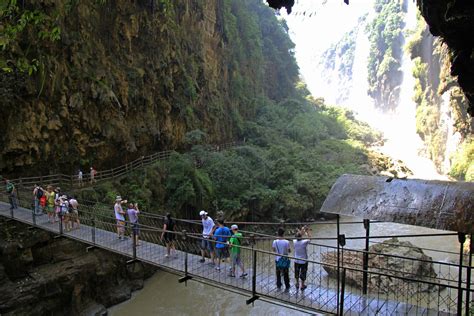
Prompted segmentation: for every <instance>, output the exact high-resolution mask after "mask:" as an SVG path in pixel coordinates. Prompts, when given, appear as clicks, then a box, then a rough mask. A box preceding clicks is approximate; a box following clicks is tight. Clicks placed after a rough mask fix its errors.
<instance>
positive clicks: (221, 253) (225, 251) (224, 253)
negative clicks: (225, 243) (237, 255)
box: [216, 247, 229, 259]
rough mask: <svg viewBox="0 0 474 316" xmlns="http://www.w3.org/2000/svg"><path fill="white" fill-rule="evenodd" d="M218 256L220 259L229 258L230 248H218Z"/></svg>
mask: <svg viewBox="0 0 474 316" xmlns="http://www.w3.org/2000/svg"><path fill="white" fill-rule="evenodd" d="M216 256H217V258H219V259H225V258H229V248H227V247H223V248H216Z"/></svg>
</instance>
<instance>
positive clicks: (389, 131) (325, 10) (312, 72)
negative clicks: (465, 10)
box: [285, 0, 447, 180]
mask: <svg viewBox="0 0 474 316" xmlns="http://www.w3.org/2000/svg"><path fill="white" fill-rule="evenodd" d="M297 5H298V11H297V14H295V15H290V16H285V19H286V21H287V23H288V26H289V29H290V36H291V38H292V40H293V41H294V42H295V44H296V58H297V60H298V64H299V65H300V71H301V74H302V77H303V79H304V80H305V81H306V83H307V85H308V88H309V90H310V91H311V93H312V94H313V95H314V96H316V97H323V98H324V99H325V100H326V101H327V102H328V103H330V104H334V102H335V100H336V99H337V96H338V93H339V90H340V89H341V87H340V86H338V84H337V83H336V82H331V83H330V84H328V83H327V81H328V80H327V76H326V74H325V72H326V70H325V69H324V66H323V65H322V64H320V62H319V60H320V59H321V55H322V53H323V52H324V51H325V50H326V49H327V48H329V47H330V45H331V44H333V43H336V42H338V41H339V40H340V39H341V37H342V35H343V34H344V33H346V32H348V31H350V30H351V29H353V28H354V27H355V26H356V25H357V21H358V18H359V17H361V16H362V15H364V14H368V17H367V20H366V21H368V22H370V21H371V20H372V19H373V17H374V14H375V12H374V10H373V1H368V0H361V1H351V3H350V5H349V6H347V5H345V4H344V3H343V2H342V1H331V2H329V1H327V2H326V3H324V4H323V3H322V2H320V1H311V0H299V1H298V2H297ZM407 6H408V10H407V13H406V15H405V24H406V25H405V29H404V31H405V32H406V31H407V30H413V29H414V28H415V27H416V12H417V8H416V4H415V3H413V1H409V0H408V1H407ZM302 12H306V13H305V15H304V16H303V15H302V14H298V13H302ZM308 12H313V15H312V16H311V17H308ZM335 16H337V17H338V18H337V19H338V22H337V23H334V21H333V19H334V17H335ZM329 25H331V27H329ZM364 28H365V25H364V26H363V27H361V28H360V31H359V32H358V35H357V40H356V48H355V53H354V64H353V68H352V73H353V75H352V82H350V93H349V97H348V98H347V100H344V101H342V103H340V104H337V105H339V106H344V107H347V108H349V109H351V110H352V111H354V112H355V113H356V116H357V118H358V119H360V120H362V121H365V122H367V123H369V124H370V125H371V126H372V127H373V128H375V129H378V130H380V131H381V132H383V134H384V138H385V142H384V145H383V146H382V147H380V148H379V149H378V150H380V151H381V152H383V153H384V154H386V155H388V156H390V157H392V158H394V159H395V160H402V161H403V162H404V163H405V164H406V165H407V166H408V167H409V168H410V169H411V170H412V171H413V173H414V175H413V178H420V179H439V180H441V179H444V180H446V179H447V178H446V177H445V176H443V175H440V174H439V173H438V172H437V170H436V168H435V166H434V163H433V162H432V161H431V160H430V159H428V158H425V157H423V156H422V155H421V154H420V153H421V151H422V149H423V142H422V140H421V138H420V137H419V135H418V134H417V133H416V117H415V114H416V104H415V102H414V101H413V99H412V98H413V91H414V90H413V89H414V80H415V79H414V78H413V75H412V68H413V62H412V60H411V59H410V57H409V56H408V54H407V53H404V56H403V59H402V66H401V70H402V72H403V83H402V85H401V87H400V98H399V105H398V107H397V108H396V109H395V110H393V111H390V112H382V111H380V110H378V109H376V108H375V106H374V102H373V99H372V98H371V97H370V96H369V95H368V94H367V88H368V82H367V61H368V56H369V49H370V47H369V40H368V37H367V34H366V33H365V30H364ZM310 30H315V31H310Z"/></svg>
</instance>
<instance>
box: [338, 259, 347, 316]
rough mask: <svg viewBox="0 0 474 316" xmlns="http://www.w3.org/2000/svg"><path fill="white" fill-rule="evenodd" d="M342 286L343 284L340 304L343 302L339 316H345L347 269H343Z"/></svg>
mask: <svg viewBox="0 0 474 316" xmlns="http://www.w3.org/2000/svg"><path fill="white" fill-rule="evenodd" d="M341 276H342V284H341V298H340V300H339V301H340V302H341V305H340V307H339V315H340V316H343V315H344V291H345V289H346V268H343V269H342V275H341Z"/></svg>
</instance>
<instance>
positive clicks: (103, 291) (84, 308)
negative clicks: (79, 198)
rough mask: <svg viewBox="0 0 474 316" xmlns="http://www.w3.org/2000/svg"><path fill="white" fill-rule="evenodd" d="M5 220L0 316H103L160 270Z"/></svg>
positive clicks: (0, 224) (0, 239)
mask: <svg viewBox="0 0 474 316" xmlns="http://www.w3.org/2000/svg"><path fill="white" fill-rule="evenodd" d="M86 248H87V246H86V245H85V244H83V243H80V242H77V241H73V240H69V239H66V238H55V235H54V234H52V233H48V232H46V231H42V230H39V229H30V227H29V226H28V225H25V224H22V223H19V222H16V221H8V220H6V219H3V218H0V314H1V315H45V314H47V315H65V314H68V315H102V314H104V313H106V309H107V308H108V307H110V306H113V305H116V304H118V303H121V302H123V301H125V300H128V299H129V298H130V297H131V295H132V292H133V291H136V290H139V289H142V288H143V286H144V280H145V279H147V278H149V277H150V276H152V275H153V274H154V272H155V271H156V270H157V268H155V267H153V266H150V265H146V264H143V263H141V262H137V263H133V264H129V265H127V263H126V260H127V259H126V258H124V257H122V256H119V255H116V254H113V253H110V252H107V251H103V250H100V249H94V250H92V251H89V252H88V251H87V249H86Z"/></svg>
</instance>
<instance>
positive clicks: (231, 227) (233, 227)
mask: <svg viewBox="0 0 474 316" xmlns="http://www.w3.org/2000/svg"><path fill="white" fill-rule="evenodd" d="M230 229H232V230H234V229H239V226H237V225H235V224H234V225H232V226H230Z"/></svg>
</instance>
